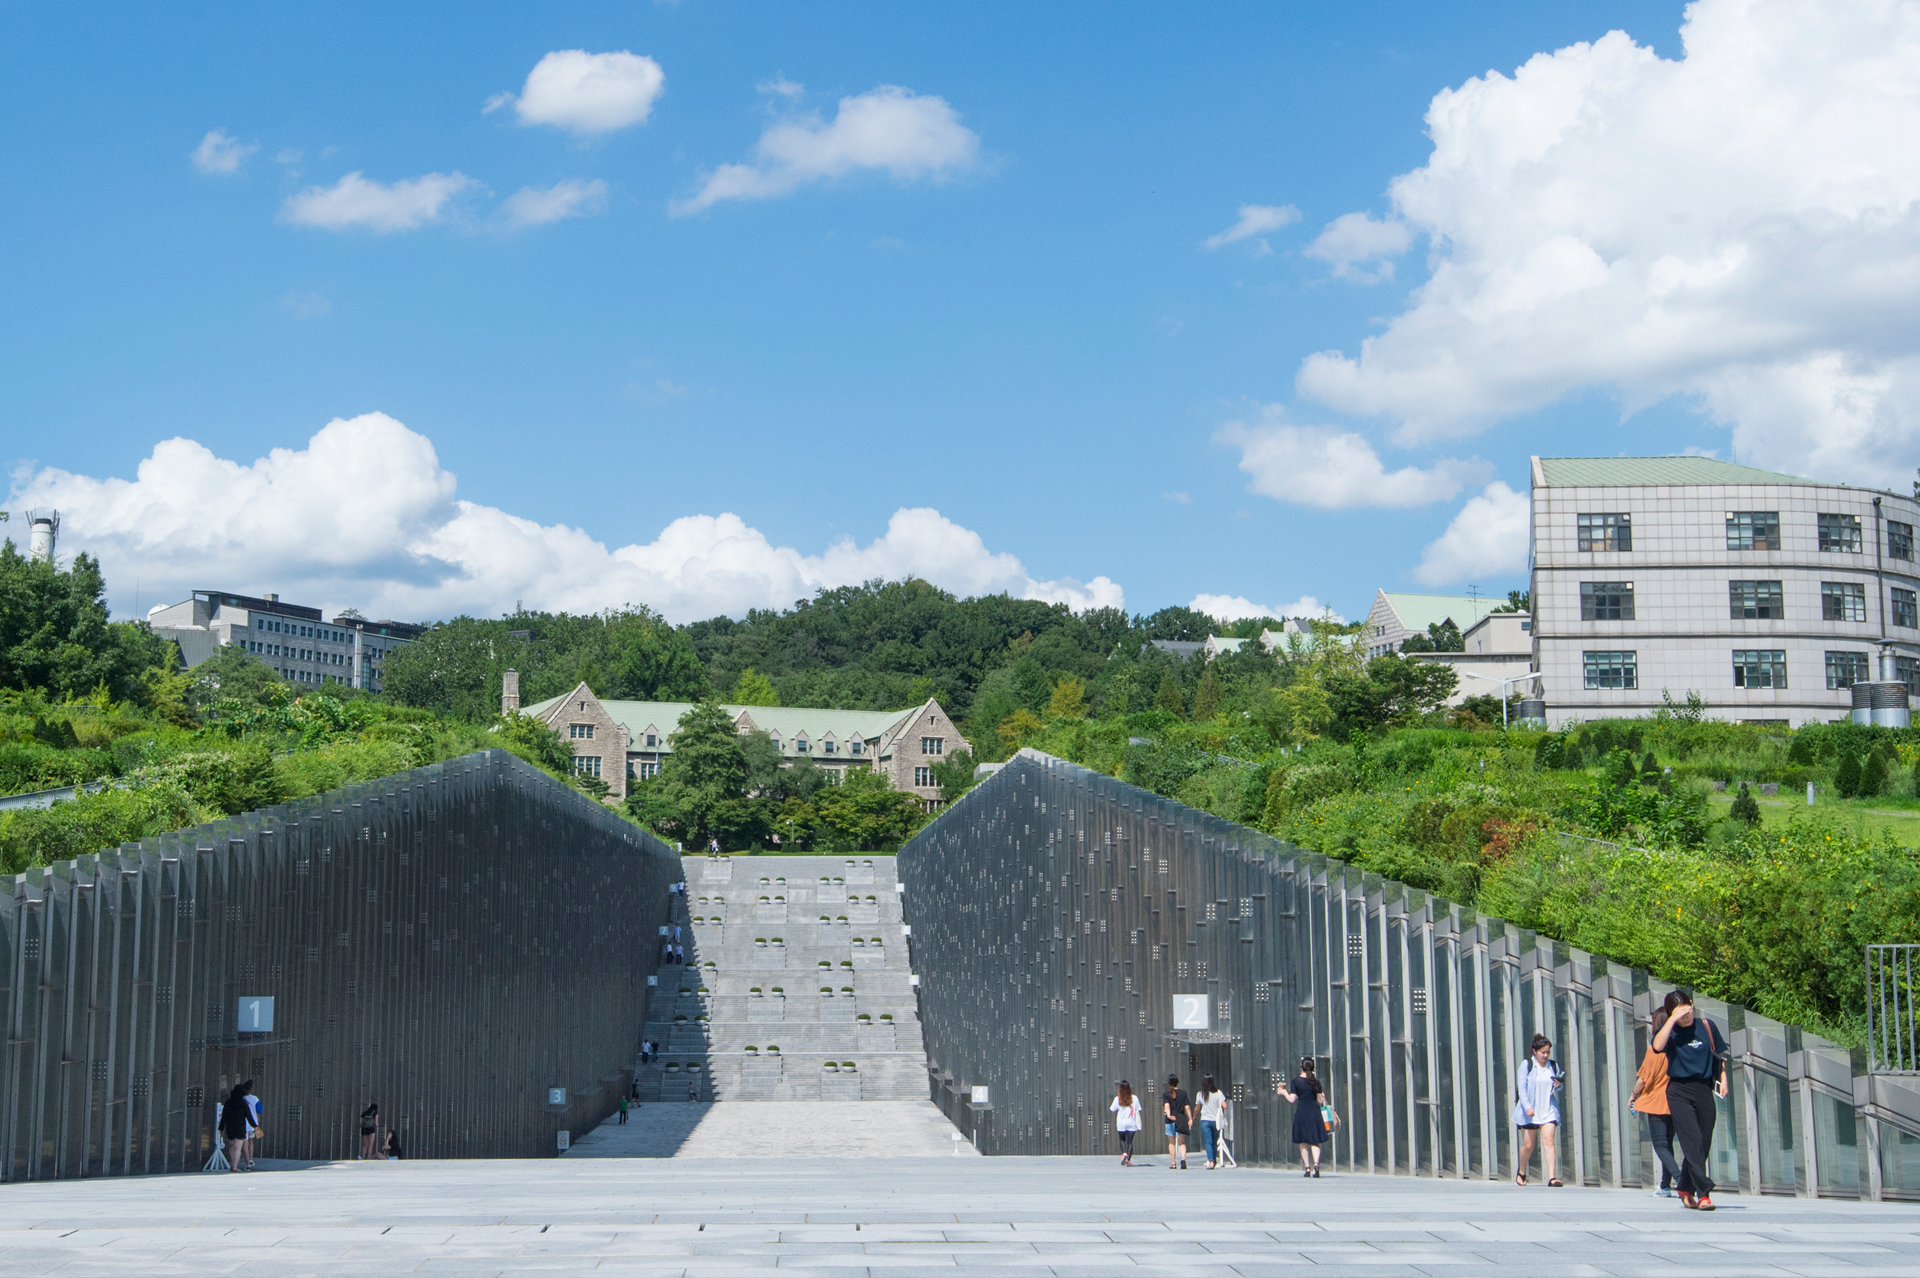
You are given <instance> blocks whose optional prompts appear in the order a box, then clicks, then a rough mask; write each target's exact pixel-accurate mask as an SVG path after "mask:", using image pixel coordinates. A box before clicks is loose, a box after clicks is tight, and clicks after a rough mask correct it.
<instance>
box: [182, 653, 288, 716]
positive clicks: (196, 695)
mask: <svg viewBox="0 0 1920 1278" xmlns="http://www.w3.org/2000/svg"><path fill="white" fill-rule="evenodd" d="M292 699H293V694H292V692H291V690H290V689H289V688H288V686H287V684H286V682H285V681H284V680H283V679H281V678H280V676H279V675H278V674H276V673H275V672H274V671H273V670H272V669H271V668H270V667H269V666H268V665H267V663H266V662H264V661H262V660H260V658H258V657H256V656H254V655H253V654H252V653H250V652H248V651H247V650H246V649H245V648H243V647H241V646H240V645H239V644H237V643H224V644H221V645H220V646H219V647H217V648H215V649H214V650H213V655H212V656H210V657H208V658H207V659H206V660H205V661H203V662H201V663H200V664H199V665H197V666H195V667H194V668H193V670H192V672H191V677H190V679H189V681H188V684H187V688H186V693H185V701H186V704H187V705H188V706H190V707H191V708H192V709H193V710H194V711H196V712H197V713H198V714H200V715H201V716H202V717H207V718H232V717H235V716H239V715H246V714H250V713H252V712H255V711H259V710H265V709H268V708H270V707H273V706H283V705H286V704H287V703H288V702H290V701H292Z"/></svg>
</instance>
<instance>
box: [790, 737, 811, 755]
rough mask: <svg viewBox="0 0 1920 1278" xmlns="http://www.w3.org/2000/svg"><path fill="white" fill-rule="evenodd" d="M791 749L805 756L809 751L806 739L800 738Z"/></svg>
mask: <svg viewBox="0 0 1920 1278" xmlns="http://www.w3.org/2000/svg"><path fill="white" fill-rule="evenodd" d="M793 748H794V749H796V750H798V751H799V752H800V753H801V754H805V753H806V752H807V750H808V749H809V747H808V745H807V739H806V738H805V737H801V738H800V739H799V740H797V741H795V742H794V743H793Z"/></svg>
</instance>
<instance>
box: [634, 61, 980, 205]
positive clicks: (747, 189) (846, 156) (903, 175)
mask: <svg viewBox="0 0 1920 1278" xmlns="http://www.w3.org/2000/svg"><path fill="white" fill-rule="evenodd" d="M754 157H755V159H754V163H752V164H723V165H721V166H720V167H719V168H717V169H715V170H714V171H713V172H712V173H711V174H709V175H708V176H707V180H706V183H705V185H703V186H702V187H701V188H700V191H699V193H698V194H697V195H695V196H694V197H693V198H692V199H687V200H677V201H675V202H674V203H673V205H672V206H671V211H672V213H673V214H674V215H675V216H676V217H684V216H686V215H687V214H689V213H698V212H699V211H700V210H702V209H705V208H711V207H712V206H713V205H715V204H718V203H719V202H720V201H722V200H764V199H769V198H771V197H773V196H777V195H785V194H787V193H788V192H790V191H792V190H794V189H795V188H797V187H800V186H804V185H805V184H807V183H808V182H815V181H820V180H822V179H824V178H832V177H839V176H841V175H843V174H846V173H851V172H853V171H854V170H856V169H883V170H885V171H886V172H887V173H890V174H892V175H893V176H894V177H896V178H899V179H900V180H902V181H907V180H910V179H914V178H931V179H934V180H939V179H941V178H945V177H948V176H951V175H953V174H956V173H962V172H965V171H966V170H967V169H970V168H972V167H973V166H974V165H975V164H976V163H977V162H978V161H979V157H980V138H979V135H977V134H976V133H974V131H973V130H972V129H969V128H967V127H966V126H965V125H963V124H961V123H960V116H959V114H958V113H957V112H955V111H954V109H953V108H952V107H951V106H949V105H947V101H946V99H945V98H936V97H931V96H923V95H921V94H917V93H915V92H913V91H912V90H911V89H902V88H900V87H898V86H896V85H891V84H883V85H881V86H880V87H879V88H877V89H872V90H869V91H868V92H866V93H862V94H860V95H858V96H857V97H850V98H842V99H840V107H839V110H838V112H836V114H835V115H834V117H833V119H831V120H822V119H820V118H819V117H818V116H817V115H807V116H802V117H799V118H796V119H791V120H783V121H781V122H780V123H778V124H775V125H774V126H773V127H772V128H770V129H768V130H767V131H766V132H765V133H763V134H761V135H760V141H759V142H758V143H757V144H755V146H754Z"/></svg>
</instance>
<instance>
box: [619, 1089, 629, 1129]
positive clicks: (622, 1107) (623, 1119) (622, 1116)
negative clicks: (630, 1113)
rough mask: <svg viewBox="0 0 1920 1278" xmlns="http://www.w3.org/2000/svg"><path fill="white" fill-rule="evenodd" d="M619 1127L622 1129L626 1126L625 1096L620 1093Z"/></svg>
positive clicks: (623, 1093)
mask: <svg viewBox="0 0 1920 1278" xmlns="http://www.w3.org/2000/svg"><path fill="white" fill-rule="evenodd" d="M619 1125H620V1126H622V1127H625V1126H626V1125H627V1096H626V1093H625V1092H622V1093H621V1094H620V1124H619Z"/></svg>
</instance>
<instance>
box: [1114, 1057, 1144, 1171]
mask: <svg viewBox="0 0 1920 1278" xmlns="http://www.w3.org/2000/svg"><path fill="white" fill-rule="evenodd" d="M1107 1108H1108V1109H1109V1110H1111V1111H1112V1112H1113V1134H1114V1135H1116V1136H1118V1137H1119V1138H1120V1165H1121V1166H1122V1167H1131V1166H1133V1138H1134V1137H1135V1136H1138V1135H1139V1134H1140V1098H1139V1097H1137V1096H1135V1095H1134V1094H1133V1084H1131V1083H1129V1082H1127V1080H1126V1079H1124V1078H1123V1079H1121V1080H1120V1086H1119V1088H1118V1089H1117V1090H1116V1091H1115V1092H1114V1096H1113V1103H1112V1104H1111V1105H1109V1106H1107Z"/></svg>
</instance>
